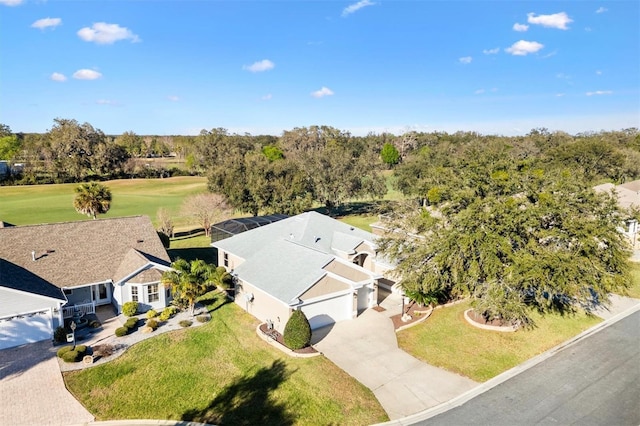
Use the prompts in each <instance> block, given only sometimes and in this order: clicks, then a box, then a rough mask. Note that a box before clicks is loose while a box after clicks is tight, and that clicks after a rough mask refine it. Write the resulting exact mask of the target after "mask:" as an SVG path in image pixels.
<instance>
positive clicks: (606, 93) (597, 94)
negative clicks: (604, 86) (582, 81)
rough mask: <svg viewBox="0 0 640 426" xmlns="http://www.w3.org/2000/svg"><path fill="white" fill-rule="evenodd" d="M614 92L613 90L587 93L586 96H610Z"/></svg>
mask: <svg viewBox="0 0 640 426" xmlns="http://www.w3.org/2000/svg"><path fill="white" fill-rule="evenodd" d="M612 93H613V92H612V91H611V90H596V91H595V92H587V93H585V95H587V96H594V95H596V96H599V95H610V94H612Z"/></svg>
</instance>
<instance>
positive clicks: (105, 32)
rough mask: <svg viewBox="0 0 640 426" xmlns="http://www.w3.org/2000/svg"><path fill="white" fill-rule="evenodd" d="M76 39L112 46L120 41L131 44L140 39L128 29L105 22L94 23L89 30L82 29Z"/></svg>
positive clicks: (87, 28) (86, 28)
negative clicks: (126, 41)
mask: <svg viewBox="0 0 640 426" xmlns="http://www.w3.org/2000/svg"><path fill="white" fill-rule="evenodd" d="M78 37H80V38H81V39H82V40H84V41H89V42H94V43H98V44H113V43H115V42H116V41H120V40H131V42H132V43H137V42H139V41H140V38H139V37H138V36H137V35H135V34H134V33H133V32H131V30H130V29H128V28H125V27H121V26H120V25H118V24H107V23H106V22H96V23H95V24H93V25H92V26H91V28H89V27H84V28H82V29H81V30H79V31H78Z"/></svg>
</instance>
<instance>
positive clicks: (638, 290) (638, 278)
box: [623, 262, 640, 299]
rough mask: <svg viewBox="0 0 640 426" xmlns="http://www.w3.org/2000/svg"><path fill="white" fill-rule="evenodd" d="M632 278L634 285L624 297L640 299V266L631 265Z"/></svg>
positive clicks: (636, 264)
mask: <svg viewBox="0 0 640 426" xmlns="http://www.w3.org/2000/svg"><path fill="white" fill-rule="evenodd" d="M631 277H632V278H633V284H632V285H631V288H629V289H628V290H627V292H625V293H623V295H624V296H628V297H633V298H634V299H640V264H638V263H634V262H632V263H631Z"/></svg>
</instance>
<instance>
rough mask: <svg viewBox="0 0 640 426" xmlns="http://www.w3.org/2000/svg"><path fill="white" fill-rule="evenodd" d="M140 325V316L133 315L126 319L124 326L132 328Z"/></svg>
mask: <svg viewBox="0 0 640 426" xmlns="http://www.w3.org/2000/svg"><path fill="white" fill-rule="evenodd" d="M137 325H138V318H135V317H132V318H129V319H128V320H127V321H125V323H124V326H125V327H127V328H129V329H131V328H135V327H136V326H137Z"/></svg>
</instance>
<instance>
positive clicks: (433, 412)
mask: <svg viewBox="0 0 640 426" xmlns="http://www.w3.org/2000/svg"><path fill="white" fill-rule="evenodd" d="M638 311H640V303H637V304H635V305H634V306H631V307H630V308H628V309H626V310H624V311H622V312H620V313H619V314H617V315H614V316H613V317H611V318H609V319H607V320H604V321H603V322H601V323H599V324H596V325H594V326H593V327H591V328H589V329H587V330H585V331H583V332H582V333H580V334H578V335H577V336H574V337H573V338H571V339H569V340H567V341H565V342H563V343H560V344H559V345H557V346H555V347H553V348H551V349H549V350H548V351H546V352H543V353H541V354H540V355H537V356H535V357H533V358H531V359H529V360H527V361H525V362H523V363H522V364H519V365H517V366H515V367H513V368H511V369H510V370H507V371H505V372H504V373H501V374H499V375H497V376H496V377H494V378H492V379H490V380H487V381H486V382H484V383H482V384H480V385H478V386H476V387H475V388H473V389H471V390H469V391H467V392H465V393H463V394H461V395H459V396H457V397H455V398H453V399H450V400H449V401H446V402H443V403H442V404H440V405H436V406H435V407H432V408H429V409H427V410H424V411H421V412H419V413H415V414H412V415H410V416H407V417H404V418H402V419H396V420H392V421H389V422H386V423H379V425H380V426H382V425H385V426H386V425H389V426H391V425H393V426H396V425H398V426H400V425H401V426H404V425H411V424H414V423H417V422H419V421H423V420H427V419H429V418H431V417H435V416H437V415H439V414H442V413H444V412H446V411H448V410H450V409H452V408H455V407H458V406H460V405H462V404H464V403H465V402H467V401H469V400H471V399H473V398H475V397H476V396H478V395H480V394H482V393H484V392H486V391H488V390H490V389H492V388H494V387H496V386H498V385H499V384H501V383H503V382H505V381H507V380H509V379H511V378H512V377H514V376H517V375H518V374H520V373H522V372H524V371H526V370H528V369H530V368H532V367H534V366H536V365H538V364H540V363H541V362H542V361H545V360H546V359H548V358H550V357H552V356H553V355H555V354H556V353H558V352H560V351H563V350H564V349H566V348H569V347H571V346H573V345H575V344H576V343H578V342H580V341H582V340H584V339H586V338H587V337H589V336H591V335H593V334H595V333H597V332H599V331H601V330H603V329H605V328H607V327H609V326H610V325H612V324H615V323H616V322H618V321H620V320H622V319H624V318H626V317H628V316H629V315H632V314H634V313H636V312H638Z"/></svg>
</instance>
